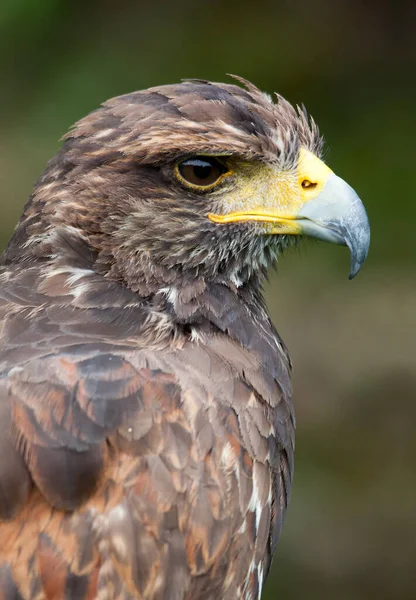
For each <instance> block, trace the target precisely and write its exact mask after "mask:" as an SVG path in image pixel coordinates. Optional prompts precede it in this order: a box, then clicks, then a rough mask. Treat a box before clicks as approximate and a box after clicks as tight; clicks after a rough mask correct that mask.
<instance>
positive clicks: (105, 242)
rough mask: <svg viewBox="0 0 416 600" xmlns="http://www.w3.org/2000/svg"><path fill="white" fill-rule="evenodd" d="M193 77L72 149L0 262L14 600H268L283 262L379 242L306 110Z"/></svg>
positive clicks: (44, 182)
mask: <svg viewBox="0 0 416 600" xmlns="http://www.w3.org/2000/svg"><path fill="white" fill-rule="evenodd" d="M241 83H243V86H242V87H240V85H238V84H221V83H210V82H208V81H204V80H188V81H184V82H182V83H179V84H175V85H165V86H161V87H154V88H151V89H147V90H144V91H138V92H134V93H130V94H127V95H124V96H120V97H118V98H114V99H112V100H109V101H107V102H105V103H104V104H103V105H102V106H101V107H100V108H98V110H96V111H94V112H92V113H91V114H90V115H88V116H87V117H86V118H84V119H82V120H81V121H79V122H78V123H77V124H76V125H75V126H74V127H73V128H72V129H71V130H70V132H69V133H68V134H67V135H66V136H65V138H64V143H63V145H62V148H61V150H60V151H59V152H58V154H57V155H56V156H55V158H53V159H52V160H51V161H50V162H49V164H48V165H47V167H46V170H45V172H44V173H43V175H42V176H41V177H40V179H39V181H38V182H37V184H36V185H35V187H34V190H33V193H32V195H31V196H30V198H29V201H28V202H27V204H26V206H25V208H24V212H23V215H22V216H21V218H20V220H19V223H18V225H17V227H16V229H15V232H14V234H13V236H12V238H11V240H10V241H9V243H8V245H7V247H6V250H5V252H4V254H3V257H2V260H1V264H0V269H1V270H0V324H1V329H0V364H1V366H0V369H1V379H0V385H1V388H0V415H1V419H0V598H1V600H11V599H13V600H23V599H24V600H29V599H30V600H63V599H65V600H92V599H97V600H113V599H120V600H133V599H142V600H162V599H163V600H185V599H187V600H190V599H192V600H218V598H221V599H223V600H234V599H245V600H255V599H258V598H260V595H261V590H262V586H263V584H264V581H265V578H266V576H267V573H268V571H269V567H270V563H271V559H272V556H273V553H274V550H275V547H276V543H277V540H278V538H279V535H280V532H281V529H282V523H283V518H284V514H285V510H286V507H287V504H288V500H289V495H290V487H291V480H292V472H293V444H294V412H293V406H292V401H291V386H290V370H291V365H290V360H289V357H288V354H287V351H286V349H285V346H284V344H283V342H282V340H281V338H280V337H279V335H278V334H277V332H276V330H275V328H274V326H273V325H272V323H271V321H270V318H269V316H268V313H267V310H266V307H265V303H264V300H263V296H262V283H263V281H264V279H265V277H266V273H267V269H268V267H269V266H270V265H271V264H272V263H274V261H275V260H276V259H277V258H278V257H279V255H280V254H281V253H282V251H283V250H284V249H285V248H286V247H288V246H289V245H290V244H291V243H293V242H294V241H295V240H298V239H300V238H301V237H302V236H314V237H317V238H321V239H324V240H329V241H332V242H335V243H339V244H346V245H348V246H349V248H350V251H351V256H352V259H351V276H353V275H355V273H356V272H357V271H358V270H359V268H360V266H361V265H362V263H363V262H364V259H365V257H366V254H367V250H368V245H369V225H368V220H367V216H366V213H365V210H364V208H363V205H362V203H361V201H360V200H359V198H358V196H357V195H356V193H355V192H354V191H353V190H352V188H351V187H350V186H349V185H348V184H347V183H345V182H344V181H343V180H342V179H340V178H339V177H337V176H336V175H335V174H334V173H333V172H332V171H331V170H330V169H329V167H327V166H326V165H325V164H324V163H323V162H322V160H321V159H320V154H321V148H322V140H321V137H320V134H319V131H318V128H317V126H316V124H315V122H314V121H313V120H312V119H311V118H309V117H308V115H307V113H306V111H305V110H304V109H303V108H297V109H296V108H293V107H292V106H291V105H290V104H289V103H288V102H287V101H285V100H284V99H283V98H281V97H279V96H278V97H277V98H275V99H272V98H271V97H269V96H268V95H266V94H263V93H261V92H260V91H259V90H258V89H257V88H256V87H255V86H253V85H252V84H250V83H248V82H244V81H241Z"/></svg>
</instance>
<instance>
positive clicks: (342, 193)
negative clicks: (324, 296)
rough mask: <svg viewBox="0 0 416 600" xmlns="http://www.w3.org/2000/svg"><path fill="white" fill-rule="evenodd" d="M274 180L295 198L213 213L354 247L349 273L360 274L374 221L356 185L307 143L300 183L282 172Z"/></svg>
mask: <svg viewBox="0 0 416 600" xmlns="http://www.w3.org/2000/svg"><path fill="white" fill-rule="evenodd" d="M274 179H275V181H274V182H273V186H274V189H276V186H277V187H279V188H282V186H283V187H284V186H286V190H285V194H286V197H289V198H293V200H291V201H289V202H286V203H284V204H281V203H279V200H276V201H273V200H272V201H270V200H265V202H264V204H263V203H262V205H261V206H259V205H258V204H257V203H256V206H255V207H253V209H251V210H244V211H239V212H230V213H228V214H225V215H216V214H212V213H211V214H209V215H208V218H209V219H210V220H211V221H213V222H214V223H236V222H247V221H257V222H262V223H264V224H265V228H266V229H265V233H268V234H292V235H307V236H311V237H315V238H318V239H321V240H325V241H327V242H333V243H335V244H342V245H345V246H348V248H349V249H350V253H351V267H350V275H349V278H350V279H352V278H353V277H355V275H356V274H357V273H358V271H359V270H360V268H361V267H362V265H363V263H364V261H365V259H366V257H367V254H368V248H369V245H370V225H369V222H368V217H367V213H366V211H365V208H364V205H363V203H362V202H361V200H360V198H359V197H358V195H357V194H356V192H355V191H354V190H353V188H352V187H351V186H349V185H348V183H346V182H345V181H344V180H343V179H341V178H340V177H338V176H337V175H335V173H333V171H331V169H330V168H329V167H327V166H326V165H325V164H324V163H323V162H322V161H321V160H320V159H319V158H318V157H317V156H315V155H314V154H312V153H311V152H310V151H309V150H306V149H305V148H301V150H300V160H299V166H298V172H297V181H296V183H295V184H290V185H289V184H288V183H287V182H286V183H285V182H282V180H281V178H279V176H278V175H276V176H274ZM271 195H272V196H273V192H271Z"/></svg>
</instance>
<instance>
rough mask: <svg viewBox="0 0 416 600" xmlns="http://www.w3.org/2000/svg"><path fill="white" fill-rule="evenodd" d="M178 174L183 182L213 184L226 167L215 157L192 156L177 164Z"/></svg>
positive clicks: (199, 184) (198, 184)
mask: <svg viewBox="0 0 416 600" xmlns="http://www.w3.org/2000/svg"><path fill="white" fill-rule="evenodd" d="M178 170H179V174H180V176H181V177H182V179H183V180H184V181H185V183H189V184H191V185H196V186H198V187H208V186H211V185H213V184H215V183H216V182H217V181H218V180H219V178H220V177H221V175H223V174H224V173H226V172H227V171H228V169H227V168H226V167H225V166H224V165H223V164H222V163H221V162H220V161H219V160H218V159H217V158H215V157H212V156H193V157H192V158H187V159H186V160H184V161H182V162H181V163H179V165H178Z"/></svg>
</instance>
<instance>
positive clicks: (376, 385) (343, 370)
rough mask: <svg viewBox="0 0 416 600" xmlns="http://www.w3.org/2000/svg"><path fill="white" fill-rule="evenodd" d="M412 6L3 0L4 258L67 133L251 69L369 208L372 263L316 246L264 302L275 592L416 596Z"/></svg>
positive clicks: (276, 279)
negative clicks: (279, 412)
mask: <svg viewBox="0 0 416 600" xmlns="http://www.w3.org/2000/svg"><path fill="white" fill-rule="evenodd" d="M415 25H416V3H415V2H404V1H402V2H400V1H396V2H394V1H387V0H379V1H378V2H368V1H364V0H311V1H310V2H308V1H307V0H304V1H301V0H281V1H274V2H273V1H271V0H270V1H260V0H257V1H256V2H254V1H253V2H244V1H243V0H239V1H237V0H228V1H226V2H219V1H215V0H211V1H207V0H199V1H198V0H194V1H193V2H191V1H182V2H181V1H179V0H178V1H176V2H157V1H153V2H146V3H142V2H140V1H137V0H135V1H133V0H130V1H126V2H123V1H122V0H120V1H119V2H114V1H110V0H96V1H90V2H88V1H86V0H84V1H80V0H72V2H65V1H64V0H38V1H35V0H1V3H0V65H1V71H0V72H1V88H0V132H1V133H0V183H1V190H2V193H1V199H0V202H1V206H0V209H1V213H0V214H1V219H0V236H1V243H2V244H3V245H4V244H5V242H6V241H7V239H8V237H9V236H10V234H11V232H12V229H13V226H14V224H15V222H16V220H17V218H18V216H19V214H20V212H21V209H22V206H23V204H24V202H25V200H26V198H27V196H28V195H29V193H30V190H31V187H32V185H33V183H34V181H35V180H36V178H37V177H38V175H39V174H40V173H41V171H42V170H43V168H44V166H45V164H46V162H47V160H48V159H49V158H50V157H51V156H52V155H53V154H54V153H55V152H56V151H57V149H58V139H59V138H60V136H61V135H62V134H63V133H65V131H66V130H67V129H68V127H69V126H70V125H71V124H72V123H73V122H74V121H75V120H77V119H79V118H80V117H82V116H84V115H85V114H86V113H87V112H89V111H90V110H92V109H94V108H95V107H97V106H98V104H99V103H100V102H102V101H104V100H106V99H107V98H108V97H110V96H115V95H118V94H122V93H125V92H129V91H131V90H135V89H140V88H144V87H148V86H151V85H156V84H161V83H169V82H175V81H178V80H179V79H181V78H186V77H200V78H208V79H214V80H217V81H218V80H224V79H225V78H226V73H236V74H239V75H241V76H244V77H246V78H248V79H250V80H252V81H253V82H254V83H256V84H257V85H258V86H259V87H261V88H263V89H264V90H266V91H269V92H272V91H275V90H276V91H278V92H279V93H281V94H282V95H284V96H285V97H287V98H288V99H289V100H290V101H292V102H305V104H306V106H307V107H308V109H309V111H310V112H311V113H312V114H313V115H314V117H315V119H316V120H317V122H318V123H319V125H320V127H321V129H322V131H323V133H324V134H325V137H326V140H327V154H326V157H327V161H328V163H329V164H330V165H331V166H332V168H334V170H335V171H336V172H337V173H338V174H339V175H341V176H342V177H344V178H345V179H347V180H348V182H349V183H350V184H351V185H352V186H353V187H354V188H355V189H356V190H357V191H358V193H359V194H360V196H361V197H362V199H363V201H364V203H365V204H366V206H367V209H368V213H369V216H370V221H371V225H372V245H371V251H370V255H369V258H368V261H367V263H366V265H365V267H364V269H363V271H362V272H361V273H360V274H359V276H358V277H357V278H356V279H355V280H354V281H352V282H349V281H348V279H347V275H348V261H349V257H348V252H347V250H346V249H345V248H340V247H335V246H330V245H326V244H322V243H316V244H305V245H304V246H303V247H302V250H301V251H297V252H295V253H293V254H292V255H289V256H287V257H285V258H284V259H283V260H282V261H281V262H280V263H279V266H278V270H277V271H278V273H277V275H276V274H275V273H273V274H272V275H271V281H270V285H269V287H268V289H267V297H268V302H269V306H270V309H271V312H272V316H273V319H274V321H275V323H276V325H277V327H278V329H279V331H280V333H281V334H282V335H283V337H284V339H285V341H286V343H287V344H288V346H289V349H290V351H291V355H292V358H293V362H294V365H295V371H294V389H295V403H296V409H297V420H298V429H297V448H296V474H295V482H294V487H293V493H292V501H291V505H290V510H289V513H288V517H287V520H286V525H285V530H284V534H283V537H282V539H281V542H280V544H279V547H278V551H277V556H276V558H275V561H274V564H273V568H272V573H271V576H270V577H269V580H268V582H267V585H266V589H265V593H264V596H263V597H264V598H265V599H266V600H271V599H274V598H278V599H285V600H291V599H296V600H298V599H301V598H308V599H309V600H314V599H319V600H326V599H328V600H329V599H331V600H333V599H335V598H336V599H337V600H350V599H356V600H364V599H369V598H377V599H378V600H384V599H386V600H387V599H389V600H390V599H400V600H407V599H409V600H411V599H415V598H416V565H415V562H416V516H415V515H416V473H415V471H416V469H415V467H416V460H415V459H416V439H415V423H416V402H415V400H416V398H415V390H416V369H415V367H416V352H415V325H416V279H415V270H416V269H415V266H416V261H415V258H416V252H415V233H414V229H415V223H416V196H415V192H414V189H415V181H416V179H415V174H414V173H415V162H416V150H415V137H416V121H415V107H416V42H415V37H414V31H415Z"/></svg>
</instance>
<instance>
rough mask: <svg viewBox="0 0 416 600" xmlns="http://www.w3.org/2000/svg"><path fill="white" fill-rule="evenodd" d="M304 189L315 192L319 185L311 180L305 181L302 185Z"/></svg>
mask: <svg viewBox="0 0 416 600" xmlns="http://www.w3.org/2000/svg"><path fill="white" fill-rule="evenodd" d="M301 185H302V187H303V189H304V190H308V191H311V190H314V189H315V188H316V186H317V185H318V184H317V183H313V181H310V180H309V179H304V180H303V181H302V183H301Z"/></svg>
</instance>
